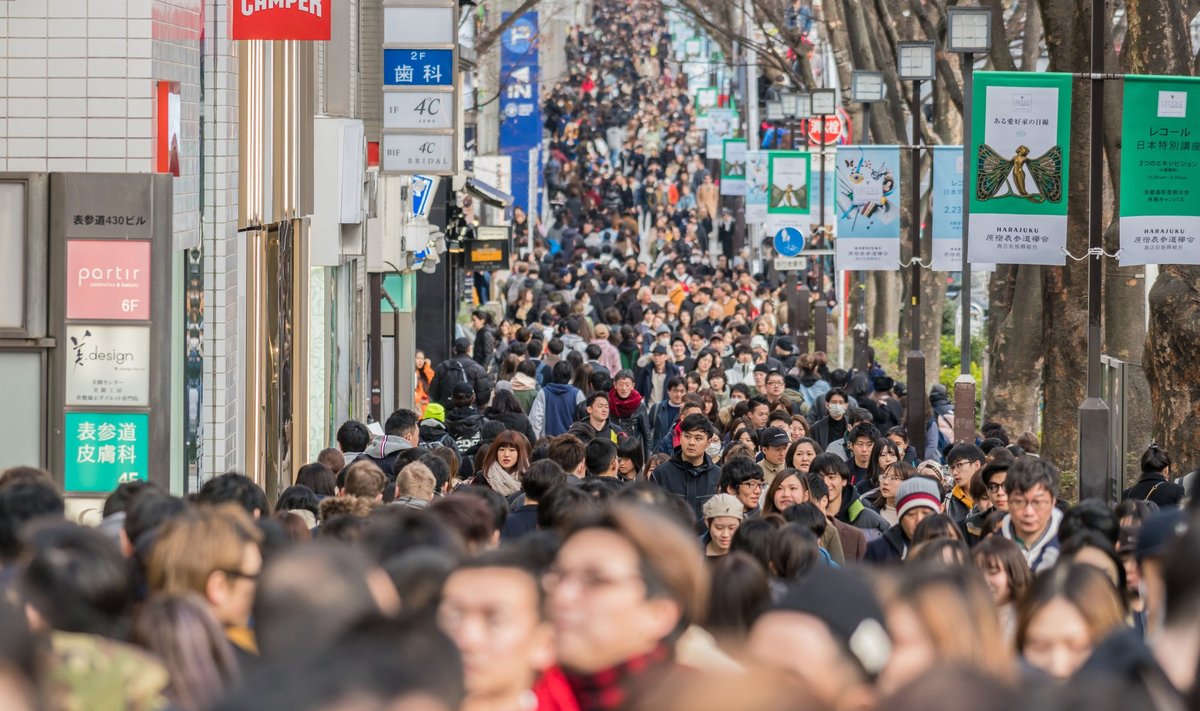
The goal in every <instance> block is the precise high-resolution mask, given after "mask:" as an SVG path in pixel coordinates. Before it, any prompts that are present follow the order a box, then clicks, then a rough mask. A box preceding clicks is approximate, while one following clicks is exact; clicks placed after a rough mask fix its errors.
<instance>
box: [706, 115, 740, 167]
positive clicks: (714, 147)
mask: <svg viewBox="0 0 1200 711" xmlns="http://www.w3.org/2000/svg"><path fill="white" fill-rule="evenodd" d="M737 125H738V112H737V111H736V110H734V109H709V110H708V131H707V132H706V133H705V146H704V149H705V150H704V152H705V154H706V155H707V156H708V157H709V159H717V158H720V157H721V151H722V150H723V149H724V147H725V139H727V138H733V137H734V136H735V135H736V134H737Z"/></svg>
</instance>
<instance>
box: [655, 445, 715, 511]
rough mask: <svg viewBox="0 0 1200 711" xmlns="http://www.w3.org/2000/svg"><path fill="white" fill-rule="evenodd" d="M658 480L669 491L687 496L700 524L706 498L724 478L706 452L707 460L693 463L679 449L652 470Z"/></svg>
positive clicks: (709, 496)
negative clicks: (685, 458)
mask: <svg viewBox="0 0 1200 711" xmlns="http://www.w3.org/2000/svg"><path fill="white" fill-rule="evenodd" d="M651 478H652V479H653V480H654V482H655V483H656V484H658V485H659V486H661V487H662V488H663V489H665V490H666V491H667V493H669V494H674V495H675V496H680V497H683V499H684V500H685V501H687V503H688V506H690V507H691V508H692V513H693V515H694V516H695V517H696V522H697V524H701V525H702V524H703V521H704V502H706V501H708V500H709V499H711V498H712V497H713V496H714V495H715V494H716V493H717V483H718V482H719V481H720V479H721V468H720V467H718V466H717V465H716V464H713V461H712V460H711V459H709V457H708V455H707V454H706V455H704V462H703V463H701V464H699V465H693V464H689V463H688V462H685V461H684V460H683V457H682V454H681V452H680V450H678V449H676V450H675V456H673V457H671V458H670V459H668V460H667V461H665V462H663V463H662V464H660V465H659V466H658V468H657V469H655V470H654V473H653V474H651Z"/></svg>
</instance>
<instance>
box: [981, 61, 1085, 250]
mask: <svg viewBox="0 0 1200 711" xmlns="http://www.w3.org/2000/svg"><path fill="white" fill-rule="evenodd" d="M974 101H975V115H974V118H973V125H972V137H971V141H972V144H971V155H972V156H973V162H972V165H971V168H970V175H971V180H970V184H971V196H970V197H971V203H970V205H971V208H970V209H971V220H970V226H969V232H970V234H969V242H970V244H969V249H970V255H969V256H970V259H971V261H972V262H988V263H996V264H1052V265H1061V264H1064V263H1065V262H1066V254H1065V252H1064V251H1063V250H1064V248H1065V246H1066V235H1067V193H1066V186H1067V180H1068V176H1067V156H1068V154H1069V152H1070V142H1071V126H1070V118H1071V75H1070V74H1061V73H1047V74H1033V73H1029V72H979V73H977V74H976V75H975V94H974Z"/></svg>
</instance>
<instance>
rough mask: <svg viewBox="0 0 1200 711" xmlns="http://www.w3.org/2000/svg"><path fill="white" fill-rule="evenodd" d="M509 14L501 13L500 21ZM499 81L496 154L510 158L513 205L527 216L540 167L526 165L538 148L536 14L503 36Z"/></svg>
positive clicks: (519, 21)
mask: <svg viewBox="0 0 1200 711" xmlns="http://www.w3.org/2000/svg"><path fill="white" fill-rule="evenodd" d="M510 14H511V13H507V12H506V13H504V18H505V19H507V18H508V16H509V15H510ZM500 80H501V86H500V153H501V155H506V156H510V157H511V158H512V194H513V196H514V197H515V198H516V200H515V204H516V205H518V206H520V207H521V208H522V209H524V210H525V212H526V213H528V212H531V211H536V210H537V207H538V206H537V204H536V202H535V203H534V204H532V205H531V204H530V202H531V200H530V193H533V194H535V195H536V194H537V192H538V190H539V188H540V186H541V177H542V171H541V166H540V165H530V150H531V149H534V148H540V147H541V144H542V107H541V97H540V93H539V91H538V14H537V13H536V12H527V13H525V14H524V15H522V16H521V17H520V18H518V19H517V21H516V22H514V23H513V24H512V26H510V27H509V28H508V29H507V30H506V31H505V32H504V36H503V37H502V38H501V42H500ZM531 183H532V186H531V185H530V184H531ZM531 187H532V190H531Z"/></svg>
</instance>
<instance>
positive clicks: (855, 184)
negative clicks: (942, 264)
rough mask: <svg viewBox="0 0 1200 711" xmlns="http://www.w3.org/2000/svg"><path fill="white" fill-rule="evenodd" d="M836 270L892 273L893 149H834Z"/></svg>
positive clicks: (895, 217)
mask: <svg viewBox="0 0 1200 711" xmlns="http://www.w3.org/2000/svg"><path fill="white" fill-rule="evenodd" d="M836 163H837V188H836V202H835V206H836V214H837V265H838V269H845V270H861V271H893V270H895V269H896V267H897V265H898V264H899V261H900V184H899V181H897V180H896V175H897V172H898V171H899V170H900V148H899V147H898V146H842V147H840V148H838V149H837V161H836Z"/></svg>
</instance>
